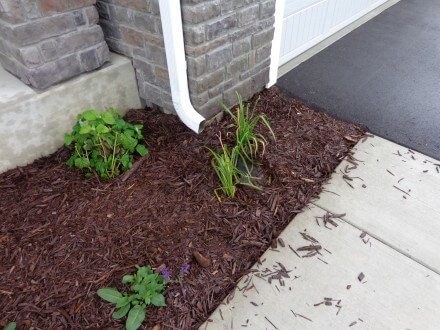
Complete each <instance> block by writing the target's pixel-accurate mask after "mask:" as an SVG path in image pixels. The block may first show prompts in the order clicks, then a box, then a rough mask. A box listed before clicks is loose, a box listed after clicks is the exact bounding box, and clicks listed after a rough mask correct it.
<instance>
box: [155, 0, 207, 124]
mask: <svg viewBox="0 0 440 330" xmlns="http://www.w3.org/2000/svg"><path fill="white" fill-rule="evenodd" d="M159 8H160V18H161V22H162V31H163V37H164V43H165V51H166V57H167V66H168V75H169V80H170V87H171V97H172V100H173V105H174V108H175V110H176V113H177V115H178V116H179V118H180V120H181V121H182V122H183V123H184V124H185V125H186V126H187V127H188V128H190V129H191V130H192V131H194V132H196V133H200V132H201V131H202V130H203V128H204V124H205V121H206V120H205V118H204V117H203V116H201V115H200V114H199V113H198V112H197V111H196V110H195V109H194V107H193V105H192V103H191V100H190V97H189V89H188V76H187V70H186V68H187V67H186V57H185V45H184V39H183V26H182V13H181V7H180V1H176V0H160V1H159Z"/></svg>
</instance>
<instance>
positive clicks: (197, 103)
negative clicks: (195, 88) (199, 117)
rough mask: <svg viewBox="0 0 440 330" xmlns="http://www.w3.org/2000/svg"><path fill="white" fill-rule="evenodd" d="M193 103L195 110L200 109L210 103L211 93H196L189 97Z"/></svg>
mask: <svg viewBox="0 0 440 330" xmlns="http://www.w3.org/2000/svg"><path fill="white" fill-rule="evenodd" d="M189 97H190V99H191V103H192V105H193V106H194V107H195V108H199V107H201V106H202V105H204V104H205V103H207V102H208V101H209V93H208V92H204V93H195V94H190V95H189Z"/></svg>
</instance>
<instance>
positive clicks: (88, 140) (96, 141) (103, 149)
mask: <svg viewBox="0 0 440 330" xmlns="http://www.w3.org/2000/svg"><path fill="white" fill-rule="evenodd" d="M141 130H142V125H132V124H129V123H127V122H126V121H125V120H124V119H122V118H121V116H120V115H119V114H118V112H117V111H116V110H115V109H108V110H107V111H105V112H98V111H96V110H93V109H92V110H87V111H85V112H83V113H82V114H80V115H78V121H77V123H76V124H75V126H74V127H73V130H72V132H71V133H69V134H66V135H65V136H64V144H65V145H66V146H67V147H68V148H70V149H71V150H72V151H73V154H72V156H71V157H70V159H69V160H68V161H67V165H68V166H75V167H77V168H78V169H80V170H82V171H84V172H85V173H86V177H90V176H92V172H93V170H95V171H96V172H97V173H98V175H99V176H100V177H101V178H102V179H110V178H113V177H116V176H118V175H119V174H120V173H121V172H125V171H127V170H129V169H130V168H131V167H132V166H133V154H134V153H138V154H139V155H140V156H146V155H147V154H148V149H147V148H146V147H145V146H144V145H142V144H140V141H141V140H142V139H143V136H142V132H141Z"/></svg>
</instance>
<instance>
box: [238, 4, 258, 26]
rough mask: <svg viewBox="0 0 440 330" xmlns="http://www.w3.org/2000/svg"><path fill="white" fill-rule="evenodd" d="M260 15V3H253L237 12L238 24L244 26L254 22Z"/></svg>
mask: <svg viewBox="0 0 440 330" xmlns="http://www.w3.org/2000/svg"><path fill="white" fill-rule="evenodd" d="M259 16H260V5H259V4H255V5H253V6H250V7H246V8H244V9H242V10H240V11H239V12H238V26H244V25H247V24H249V23H252V22H255V21H256V20H257V19H258V18H259Z"/></svg>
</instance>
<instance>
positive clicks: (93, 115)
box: [81, 109, 99, 121]
mask: <svg viewBox="0 0 440 330" xmlns="http://www.w3.org/2000/svg"><path fill="white" fill-rule="evenodd" d="M81 117H82V118H84V119H85V120H87V121H93V120H96V119H97V118H99V112H98V111H96V110H94V109H90V110H87V111H85V112H83V113H82V115H81Z"/></svg>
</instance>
